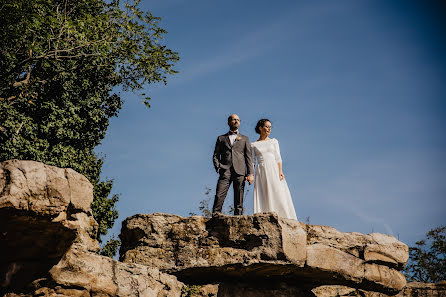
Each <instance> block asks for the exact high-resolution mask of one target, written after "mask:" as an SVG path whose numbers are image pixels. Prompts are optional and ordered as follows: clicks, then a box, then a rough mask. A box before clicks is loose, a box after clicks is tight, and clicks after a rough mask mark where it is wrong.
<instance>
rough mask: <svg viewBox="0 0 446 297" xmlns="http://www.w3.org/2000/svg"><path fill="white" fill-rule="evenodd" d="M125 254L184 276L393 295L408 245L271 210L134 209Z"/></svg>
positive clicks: (124, 234) (123, 233) (125, 226)
mask: <svg viewBox="0 0 446 297" xmlns="http://www.w3.org/2000/svg"><path fill="white" fill-rule="evenodd" d="M120 237H121V240H122V246H121V251H120V257H121V260H122V261H124V262H128V263H140V264H144V265H148V266H152V267H159V268H160V269H161V270H162V271H165V272H167V273H171V274H174V275H176V276H178V278H179V279H181V280H184V281H186V282H201V283H205V282H212V281H218V280H221V279H244V280H247V281H250V280H258V279H262V280H266V281H274V280H281V281H286V282H287V283H288V284H293V283H306V284H319V285H323V284H330V285H349V286H354V287H357V288H360V289H364V290H374V291H377V292H383V293H392V294H395V293H397V292H398V291H400V290H401V289H402V288H403V287H404V286H405V284H406V281H405V278H404V276H403V275H402V274H401V273H400V272H399V271H398V270H399V269H401V268H402V267H404V265H405V263H406V262H407V258H408V248H407V246H406V245H405V244H403V243H401V242H399V241H398V240H396V239H395V238H393V237H391V236H387V235H384V234H377V233H373V234H367V235H364V234H360V233H343V232H339V231H338V230H336V229H334V228H332V227H327V226H316V225H306V224H303V223H298V222H297V221H294V220H287V219H282V218H278V217H277V215H275V214H273V213H264V214H255V215H251V216H225V215H219V216H215V217H213V218H211V219H205V218H203V217H188V218H183V217H180V216H176V215H168V214H151V215H134V216H132V217H130V218H128V219H126V220H125V221H124V222H123V227H122V231H121V235H120Z"/></svg>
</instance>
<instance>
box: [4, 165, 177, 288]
mask: <svg viewBox="0 0 446 297" xmlns="http://www.w3.org/2000/svg"><path fill="white" fill-rule="evenodd" d="M92 201H93V187H92V185H91V184H90V182H89V181H88V180H87V179H86V178H85V177H84V176H82V175H80V174H79V173H77V172H75V171H74V170H71V169H61V168H57V167H53V166H48V165H44V164H42V163H39V162H34V161H19V160H10V161H6V162H3V163H0V296H2V294H1V293H2V292H3V293H5V292H10V293H8V294H9V296H15V294H17V296H179V295H180V292H181V288H182V287H183V284H182V283H181V282H178V281H177V280H176V278H175V277H174V276H171V275H167V274H164V273H161V272H159V270H158V269H157V268H150V267H147V266H144V265H138V264H127V263H121V262H119V261H115V260H112V259H110V258H108V257H103V256H100V255H98V254H96V253H95V252H97V251H98V249H99V244H98V242H97V241H96V240H95V237H96V232H97V223H96V221H95V220H94V219H93V216H92V212H91V208H90V204H91V202H92ZM12 292H14V293H12ZM19 293H20V294H19Z"/></svg>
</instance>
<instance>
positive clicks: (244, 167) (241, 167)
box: [213, 133, 254, 176]
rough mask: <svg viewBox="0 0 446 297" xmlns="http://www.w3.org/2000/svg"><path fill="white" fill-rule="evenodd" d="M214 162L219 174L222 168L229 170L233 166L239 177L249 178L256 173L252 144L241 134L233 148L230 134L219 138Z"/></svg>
mask: <svg viewBox="0 0 446 297" xmlns="http://www.w3.org/2000/svg"><path fill="white" fill-rule="evenodd" d="M213 161H214V167H215V170H216V171H217V172H219V170H220V168H223V169H229V168H231V166H232V167H234V171H235V172H236V173H237V174H239V175H245V176H248V175H250V174H253V173H254V168H253V164H252V154H251V143H250V142H249V138H248V137H247V136H245V135H242V134H240V133H239V134H238V135H237V139H236V140H235V141H234V145H232V146H231V141H230V140H229V133H226V134H224V135H220V136H218V137H217V143H216V144H215V149H214V156H213Z"/></svg>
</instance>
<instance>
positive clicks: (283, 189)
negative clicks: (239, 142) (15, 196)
mask: <svg viewBox="0 0 446 297" xmlns="http://www.w3.org/2000/svg"><path fill="white" fill-rule="evenodd" d="M251 146H252V154H253V162H254V164H255V163H257V164H256V166H255V179H254V213H258V212H271V211H274V212H276V213H277V214H278V215H279V217H283V218H288V219H294V220H297V217H296V212H295V210H294V205H293V200H292V199H291V194H290V190H289V189H288V185H287V183H286V181H285V179H283V180H280V177H279V166H278V165H277V163H279V162H282V158H281V157H280V150H279V142H278V141H277V139H275V138H271V139H267V140H261V141H255V142H252V143H251Z"/></svg>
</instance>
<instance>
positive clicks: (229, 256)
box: [0, 160, 446, 297]
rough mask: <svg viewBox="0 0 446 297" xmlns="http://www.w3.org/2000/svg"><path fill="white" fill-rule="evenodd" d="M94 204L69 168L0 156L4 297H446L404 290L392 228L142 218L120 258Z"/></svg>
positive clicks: (426, 289) (427, 288) (441, 292)
mask: <svg viewBox="0 0 446 297" xmlns="http://www.w3.org/2000/svg"><path fill="white" fill-rule="evenodd" d="M92 201H93V187H92V185H91V184H90V183H89V181H88V180H87V179H86V178H85V177H83V176H82V175H80V174H78V173H76V172H75V171H73V170H71V169H61V168H56V167H53V166H47V165H44V164H41V163H38V162H33V161H19V160H10V161H6V162H3V163H0V296H4V297H18V296H20V297H31V296H75V297H76V296H79V297H81V296H82V297H90V296H97V297H99V296H100V297H107V296H146V297H155V296H156V297H161V296H165V297H174V296H175V297H212V296H214V297H270V296H275V297H288V296H298V297H340V296H357V297H388V296H390V295H396V296H397V297H446V294H445V291H446V283H445V282H443V283H437V284H422V283H409V284H407V285H406V286H405V287H404V285H405V279H404V276H403V275H402V274H401V273H400V270H401V269H402V268H403V267H404V265H405V263H406V262H407V258H408V250H407V246H406V245H404V244H403V243H401V242H399V241H398V240H396V239H395V238H393V237H391V236H387V235H383V234H377V233H373V234H367V235H364V234H360V233H343V232H339V231H338V230H336V229H334V228H332V227H328V226H317V225H306V224H303V223H299V222H297V221H293V220H286V219H281V218H278V217H277V215H275V214H272V213H267V214H256V215H252V216H236V217H234V216H225V215H220V216H216V217H213V218H211V219H206V218H203V217H199V216H193V217H188V218H184V217H180V216H176V215H168V214H151V215H135V216H132V217H130V218H128V219H127V220H125V221H124V222H123V228H122V234H121V235H120V237H121V240H122V247H121V251H120V257H121V260H122V262H120V261H116V260H113V259H110V258H108V257H104V256H100V255H98V254H97V251H98V249H99V245H98V242H97V241H96V239H95V238H96V232H97V223H96V221H95V220H94V219H93V216H92V211H91V208H90V204H91V202H92ZM178 279H180V281H179V280H178ZM182 281H184V282H185V283H187V284H188V285H187V286H186V285H185V284H184V283H183V282H182Z"/></svg>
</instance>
